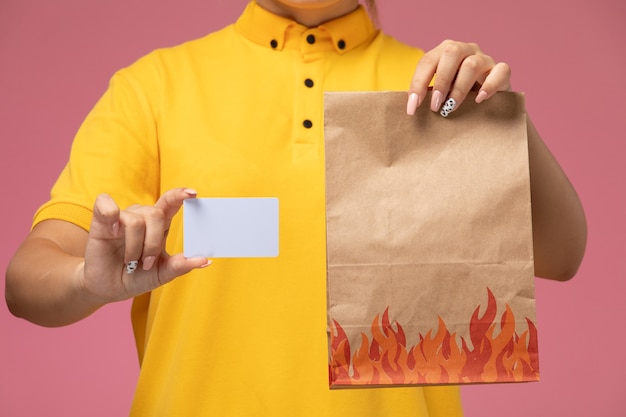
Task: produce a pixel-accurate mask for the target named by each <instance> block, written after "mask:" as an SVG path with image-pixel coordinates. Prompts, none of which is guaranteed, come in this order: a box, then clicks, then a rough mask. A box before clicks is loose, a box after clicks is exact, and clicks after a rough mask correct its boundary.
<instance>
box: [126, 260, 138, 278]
mask: <svg viewBox="0 0 626 417" xmlns="http://www.w3.org/2000/svg"><path fill="white" fill-rule="evenodd" d="M137 265H139V261H130V262H129V263H127V264H126V273H127V274H128V275H132V274H134V273H135V271H136V270H137Z"/></svg>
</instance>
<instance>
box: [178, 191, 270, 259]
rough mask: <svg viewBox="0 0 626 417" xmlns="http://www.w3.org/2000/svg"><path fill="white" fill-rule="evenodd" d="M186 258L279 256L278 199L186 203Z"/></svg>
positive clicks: (231, 199)
mask: <svg viewBox="0 0 626 417" xmlns="http://www.w3.org/2000/svg"><path fill="white" fill-rule="evenodd" d="M183 233H184V242H183V244H184V255H185V256H186V257H188V258H189V257H195V256H205V257H208V258H269V257H276V256H278V198H273V197H261V198H243V197H242V198H194V199H188V200H185V201H184V203H183Z"/></svg>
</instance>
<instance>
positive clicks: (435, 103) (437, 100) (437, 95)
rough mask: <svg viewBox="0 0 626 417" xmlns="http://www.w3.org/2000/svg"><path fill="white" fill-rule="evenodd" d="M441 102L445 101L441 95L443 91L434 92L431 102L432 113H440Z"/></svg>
mask: <svg viewBox="0 0 626 417" xmlns="http://www.w3.org/2000/svg"><path fill="white" fill-rule="evenodd" d="M441 100H443V94H441V91H439V90H435V91H433V96H432V98H431V100H430V109H431V110H432V111H438V110H439V107H441Z"/></svg>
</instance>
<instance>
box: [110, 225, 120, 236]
mask: <svg viewBox="0 0 626 417" xmlns="http://www.w3.org/2000/svg"><path fill="white" fill-rule="evenodd" d="M119 231H120V222H114V223H113V224H112V225H111V232H112V233H113V237H117V234H118V233H119Z"/></svg>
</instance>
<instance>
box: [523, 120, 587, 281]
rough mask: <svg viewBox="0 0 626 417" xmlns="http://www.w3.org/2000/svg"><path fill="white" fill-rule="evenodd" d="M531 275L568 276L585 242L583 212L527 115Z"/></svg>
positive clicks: (570, 274) (577, 199) (557, 278)
mask: <svg viewBox="0 0 626 417" xmlns="http://www.w3.org/2000/svg"><path fill="white" fill-rule="evenodd" d="M528 150H529V160H530V183H531V201H532V218H533V245H534V259H535V275H536V276H538V277H541V278H548V279H553V280H558V281H565V280H568V279H570V278H572V277H573V276H574V275H575V274H576V272H577V271H578V268H579V267H580V264H581V262H582V259H583V255H584V252H585V246H586V242H587V223H586V220H585V214H584V210H583V207H582V204H581V202H580V199H579V198H578V195H577V193H576V191H575V190H574V188H573V187H572V185H571V183H570V181H569V180H568V179H567V176H566V175H565V173H564V172H563V170H562V169H561V167H560V166H559V164H558V162H557V161H556V159H555V158H554V156H553V155H552V153H551V152H550V151H549V149H548V148H547V146H546V145H545V143H544V142H543V141H542V139H541V137H540V136H539V133H538V132H537V130H536V129H535V126H534V125H533V124H532V122H531V121H530V119H528Z"/></svg>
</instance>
